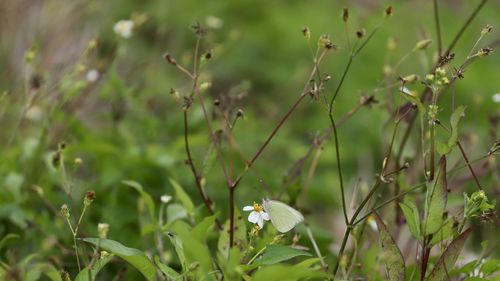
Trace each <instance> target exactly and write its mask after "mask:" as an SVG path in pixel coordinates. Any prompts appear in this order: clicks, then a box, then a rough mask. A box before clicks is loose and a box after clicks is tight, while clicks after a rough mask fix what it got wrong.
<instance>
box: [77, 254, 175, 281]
mask: <svg viewBox="0 0 500 281" xmlns="http://www.w3.org/2000/svg"><path fill="white" fill-rule="evenodd" d="M155 264H156V266H158V268H159V269H160V271H161V272H163V274H165V276H167V277H168V278H170V279H173V280H177V279H180V278H182V275H180V274H179V273H177V271H175V270H174V269H173V268H171V267H169V266H168V265H166V264H164V263H162V262H161V261H160V257H159V256H155ZM82 281H84V280H82Z"/></svg>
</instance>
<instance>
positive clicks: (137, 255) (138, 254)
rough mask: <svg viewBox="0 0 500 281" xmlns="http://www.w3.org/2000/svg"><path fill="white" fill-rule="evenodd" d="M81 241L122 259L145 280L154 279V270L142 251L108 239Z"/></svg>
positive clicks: (84, 239) (85, 239)
mask: <svg viewBox="0 0 500 281" xmlns="http://www.w3.org/2000/svg"><path fill="white" fill-rule="evenodd" d="M81 240H82V241H85V242H88V243H91V244H94V245H95V246H99V247H100V248H102V249H103V250H106V251H108V252H110V253H113V254H115V255H116V256H118V257H120V258H122V259H124V260H125V261H126V262H128V263H129V264H131V265H132V266H133V267H135V268H136V269H137V270H139V271H140V272H141V273H142V275H144V277H146V279H147V280H150V281H153V280H154V279H155V272H156V268H155V266H154V264H153V263H152V262H151V261H150V260H149V258H148V257H147V256H146V255H145V254H144V253H143V252H142V251H140V250H138V249H134V248H129V247H126V246H124V245H122V244H120V243H119V242H116V241H114V240H109V239H99V238H82V239H81Z"/></svg>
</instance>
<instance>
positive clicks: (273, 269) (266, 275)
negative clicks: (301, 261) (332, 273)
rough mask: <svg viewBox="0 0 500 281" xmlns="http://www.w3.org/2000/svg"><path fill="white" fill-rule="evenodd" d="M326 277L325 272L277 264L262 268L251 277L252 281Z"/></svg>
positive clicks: (292, 280) (293, 280)
mask: <svg viewBox="0 0 500 281" xmlns="http://www.w3.org/2000/svg"><path fill="white" fill-rule="evenodd" d="M327 276H328V275H327V274H326V273H325V272H321V271H316V270H312V269H304V268H302V267H296V266H293V265H284V264H279V265H271V266H265V267H262V268H261V269H260V270H259V271H257V272H256V273H255V274H254V275H253V276H252V280H265V281H295V280H303V279H308V278H318V279H319V278H326V277H327Z"/></svg>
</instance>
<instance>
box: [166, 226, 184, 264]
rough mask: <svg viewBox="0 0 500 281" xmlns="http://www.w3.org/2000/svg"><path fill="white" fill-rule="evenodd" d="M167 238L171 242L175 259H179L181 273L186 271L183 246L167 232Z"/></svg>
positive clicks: (174, 236)
mask: <svg viewBox="0 0 500 281" xmlns="http://www.w3.org/2000/svg"><path fill="white" fill-rule="evenodd" d="M167 237H168V238H169V239H170V242H172V245H174V248H175V252H176V253H177V257H178V258H179V261H180V263H181V266H182V269H183V271H186V270H187V263H186V254H185V253H184V244H183V243H182V240H181V239H180V238H179V237H177V235H175V234H174V233H172V232H167Z"/></svg>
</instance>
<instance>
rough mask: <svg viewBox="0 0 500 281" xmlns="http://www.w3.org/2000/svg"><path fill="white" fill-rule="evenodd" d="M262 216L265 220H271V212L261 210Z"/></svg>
mask: <svg viewBox="0 0 500 281" xmlns="http://www.w3.org/2000/svg"><path fill="white" fill-rule="evenodd" d="M260 216H261V217H262V218H263V219H264V220H265V221H268V220H270V218H269V214H268V213H266V212H260Z"/></svg>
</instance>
